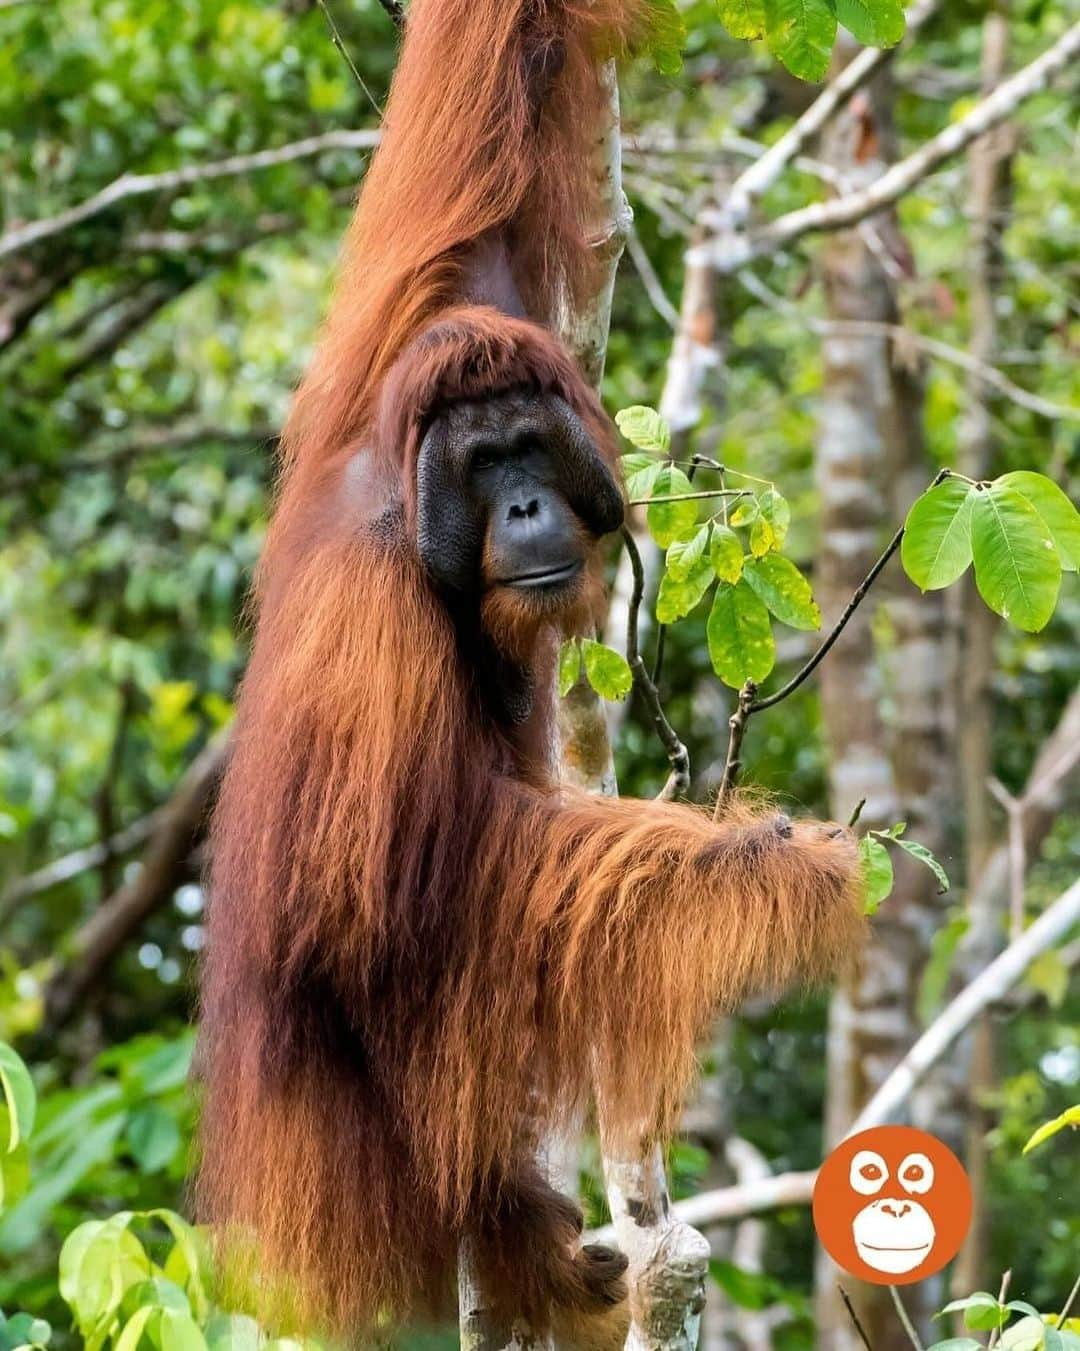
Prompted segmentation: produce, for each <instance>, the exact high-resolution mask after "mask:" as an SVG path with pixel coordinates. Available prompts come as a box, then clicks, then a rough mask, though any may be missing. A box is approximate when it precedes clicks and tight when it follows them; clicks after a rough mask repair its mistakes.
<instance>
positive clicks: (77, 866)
mask: <svg viewBox="0 0 1080 1351" xmlns="http://www.w3.org/2000/svg"><path fill="white" fill-rule="evenodd" d="M158 819H159V816H158V813H157V812H149V813H148V814H147V815H146V816H141V817H140V818H139V819H138V820H137V821H133V822H132V823H131V825H130V826H124V828H123V829H122V830H118V831H117V832H116V834H115V835H111V836H110V837H109V839H108V840H105V841H102V840H99V841H98V842H97V843H96V844H88V845H86V846H85V847H84V848H82V849H74V850H72V852H71V853H70V854H64V855H63V857H62V858H57V859H54V860H53V861H52V863H46V864H45V865H44V866H43V867H41V868H37V869H35V871H34V872H32V873H27V874H26V876H25V877H17V878H16V879H15V881H14V882H11V883H9V884H8V886H7V887H6V889H5V890H4V892H3V895H2V896H0V926H2V925H4V924H6V923H7V922H8V921H9V920H10V919H11V916H12V915H13V914H14V912H15V910H16V909H17V908H18V907H19V906H20V905H21V904H22V903H23V901H28V900H30V899H31V897H33V896H39V895H40V894H41V893H42V892H43V891H51V890H52V888H53V887H58V886H60V885H61V884H62V883H64V882H70V881H71V879H72V878H73V877H79V876H81V875H82V874H83V873H86V872H89V871H90V869H91V868H99V867H100V866H101V865H102V863H104V862H105V859H106V858H107V857H111V858H119V857H120V856H121V855H123V854H130V853H131V851H132V850H133V849H137V848H138V847H139V845H140V844H144V843H145V842H146V841H147V840H148V839H149V838H150V836H151V835H152V834H153V833H154V829H155V827H156V826H157V824H158Z"/></svg>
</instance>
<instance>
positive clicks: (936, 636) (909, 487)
mask: <svg viewBox="0 0 1080 1351" xmlns="http://www.w3.org/2000/svg"><path fill="white" fill-rule="evenodd" d="M852 54H853V52H852V48H851V46H850V45H848V46H846V47H845V46H842V47H841V48H838V51H837V56H836V57H835V58H834V63H835V65H836V66H842V65H843V64H845V63H846V62H847V61H848V60H850V58H851V56H852ZM834 73H835V72H834ZM891 100H892V93H891V83H890V80H889V75H888V72H887V71H886V72H884V73H883V74H881V75H879V76H878V77H877V78H876V80H875V81H874V82H873V83H872V84H871V85H869V86H867V88H866V89H865V90H863V91H860V93H858V94H857V95H856V96H855V97H854V98H853V99H852V101H851V103H850V104H849V106H848V107H847V108H846V109H845V110H843V112H841V113H840V115H839V116H838V117H837V118H836V119H835V121H834V123H833V124H832V126H831V127H830V128H829V130H828V132H827V133H826V135H825V136H824V138H823V144H822V157H823V158H824V159H825V160H826V162H827V163H828V164H829V165H830V166H831V167H832V168H833V169H834V170H835V171H836V172H837V173H838V174H839V175H840V177H841V181H842V182H843V183H844V184H845V186H846V188H847V189H848V190H857V189H858V188H861V187H865V186H866V184H867V183H869V182H871V181H873V180H874V179H875V178H877V177H879V176H880V174H881V173H882V172H883V171H884V169H885V167H886V166H887V164H888V162H889V160H890V159H891V158H892V157H893V154H892V150H893V147H892V127H891V115H890V114H891ZM823 262H824V280H825V295H826V306H827V313H828V318H829V319H830V320H861V321H867V320H869V321H876V322H883V323H888V324H895V323H896V322H897V320H898V317H899V315H898V307H897V299H896V293H895V282H896V279H897V278H898V277H899V276H901V275H902V274H903V272H904V270H905V268H906V266H907V251H906V248H905V246H904V244H903V241H902V239H901V238H900V236H899V234H898V232H897V229H896V224H895V221H894V219H893V218H892V216H891V215H886V216H878V217H875V218H873V219H871V220H870V221H868V222H866V223H865V224H864V225H863V226H862V227H861V228H859V229H856V230H851V231H845V232H842V233H839V234H837V235H835V236H834V237H833V238H832V239H831V240H830V241H829V243H828V245H827V246H826V249H825V253H824V260H823ZM823 354H824V390H823V398H822V411H821V426H820V436H819V445H818V455H817V476H818V483H819V487H820V491H821V501H822V544H821V551H820V554H819V559H818V568H817V584H816V591H817V595H818V599H819V601H820V603H821V608H822V612H823V619H824V624H825V627H826V628H827V627H828V626H829V625H830V624H831V623H832V622H834V621H835V619H836V617H837V615H838V613H839V611H840V610H841V609H842V608H843V606H844V604H845V602H846V601H847V600H848V599H849V598H850V596H851V593H852V592H853V591H854V590H855V588H856V587H857V586H858V584H859V583H860V582H861V581H862V580H863V578H864V577H865V576H866V574H867V572H868V571H869V569H870V566H871V564H872V563H873V562H874V560H875V559H876V558H877V556H878V555H879V554H880V552H881V549H882V547H883V544H884V542H885V541H886V539H887V537H888V535H889V534H891V533H892V531H893V530H894V529H895V526H896V523H897V522H898V520H900V519H902V518H903V513H904V511H905V510H906V507H907V505H908V504H909V503H910V501H911V500H912V499H913V498H914V497H915V496H917V494H918V492H919V490H920V489H921V488H922V487H924V486H925V484H926V482H927V480H928V479H929V478H930V476H931V473H932V470H931V469H930V467H929V465H928V464H927V462H926V458H925V454H924V448H923V443H922V434H921V426H920V417H921V392H920V390H919V387H918V384H917V382H916V380H915V379H914V377H913V375H912V373H911V372H910V370H908V369H907V368H906V367H905V366H904V364H903V363H902V362H901V361H900V360H899V359H898V357H899V354H898V352H897V351H896V349H895V347H894V345H893V342H892V341H891V339H889V338H888V337H882V336H870V335H864V334H860V335H856V336H851V334H850V331H849V333H848V334H846V335H844V336H838V335H836V334H827V335H826V337H825V339H824V342H823ZM879 613H880V612H879ZM886 613H887V615H888V621H889V624H888V626H889V627H891V631H892V632H891V636H888V635H887V636H886V639H885V640H884V642H883V646H885V647H886V648H888V649H889V650H888V653H887V655H886V657H884V658H883V657H881V656H879V653H878V650H877V647H878V644H877V642H876V640H875V616H874V613H873V611H872V609H871V608H870V607H868V606H863V607H862V608H861V609H860V610H859V611H858V613H857V614H856V615H855V617H854V619H853V620H852V622H851V624H850V625H849V626H848V629H847V631H846V632H845V634H844V637H843V640H842V641H841V642H840V643H838V644H837V646H836V649H835V650H834V651H833V652H832V653H831V654H830V656H829V660H828V661H827V662H825V663H824V664H823V665H822V668H821V696H822V716H823V721H824V726H825V734H826V739H827V742H828V745H829V754H830V763H829V790H830V797H831V806H832V811H833V814H834V815H835V816H836V817H837V818H838V819H840V820H845V819H847V818H848V817H849V816H850V814H851V812H852V810H853V808H854V807H855V806H856V804H857V803H858V802H859V801H860V800H862V799H865V801H866V805H865V807H864V809H863V814H862V822H863V823H864V824H865V825H866V826H870V827H883V826H888V825H891V824H892V823H893V822H895V821H898V820H907V821H908V822H909V832H910V834H911V835H912V837H913V838H915V839H918V840H920V841H922V842H924V843H926V844H927V845H928V846H929V847H930V848H931V849H934V850H935V851H938V850H940V848H941V846H942V843H943V831H942V823H943V821H944V820H945V811H944V804H945V803H946V802H947V801H948V783H949V778H950V774H949V760H948V755H947V751H948V740H949V737H948V726H949V721H948V702H949V701H948V699H947V692H948V689H949V680H948V659H947V654H946V645H945V641H944V638H945V635H944V619H943V613H942V610H941V607H940V605H939V604H937V603H936V602H935V598H934V597H932V596H931V597H921V598H920V597H916V596H915V594H914V593H913V592H912V593H911V594H908V590H907V588H906V587H902V588H900V589H898V590H897V591H896V594H895V596H894V599H893V601H892V603H891V605H890V606H889V607H888V610H887V612H886ZM886 693H888V694H889V696H890V698H889V699H888V700H886V699H885V697H884V696H885V695H886ZM887 706H888V707H890V708H891V710H892V712H891V715H890V716H889V717H888V718H887V717H886V714H885V711H884V710H885V708H886V707H887ZM894 862H895V865H896V887H895V890H894V893H893V896H892V897H891V898H890V900H888V901H887V902H886V903H885V904H884V906H883V907H882V909H881V911H880V913H879V914H878V916H877V919H876V921H875V923H874V930H873V938H872V940H871V942H870V944H869V945H868V947H867V949H866V951H865V952H864V954H863V955H862V957H861V959H860V962H859V964H858V968H857V970H856V971H855V973H854V974H853V976H852V977H851V979H850V980H849V981H848V983H847V984H846V985H845V986H844V987H843V988H842V989H840V990H838V991H837V992H836V994H835V995H834V997H833V1001H832V1006H831V1008H830V1016H829V1034H828V1048H827V1057H828V1068H829V1075H828V1083H829V1088H828V1101H827V1106H826V1147H827V1148H828V1147H830V1146H831V1145H832V1144H833V1143H835V1142H836V1141H837V1140H838V1139H839V1138H840V1137H841V1136H842V1135H843V1134H844V1133H845V1132H846V1131H847V1130H848V1129H849V1128H850V1126H851V1123H852V1121H853V1120H854V1118H855V1116H856V1115H857V1113H858V1111H859V1109H860V1107H862V1106H863V1104H864V1103H865V1102H866V1101H867V1100H868V1099H869V1098H870V1096H871V1095H872V1094H873V1092H874V1090H875V1089H876V1088H877V1087H878V1086H879V1085H880V1084H881V1082H882V1081H883V1080H884V1078H885V1077H886V1075H887V1074H888V1073H889V1071H890V1070H891V1069H892V1068H893V1066H894V1065H896V1064H897V1062H898V1061H899V1060H900V1059H901V1058H902V1056H903V1054H904V1052H905V1051H906V1050H907V1048H908V1047H909V1046H910V1045H911V1043H912V1042H913V1041H914V1040H915V1038H916V1036H917V1033H918V1025H917V1020H916V1012H915V992H916V990H917V988H918V984H919V978H920V976H921V973H922V970H923V967H924V965H925V962H926V957H927V952H928V946H929V941H930V937H931V934H932V932H933V930H934V928H935V927H936V924H937V921H938V914H939V909H940V907H939V905H938V903H937V901H936V898H935V895H934V883H933V879H932V878H931V877H930V875H929V874H928V873H925V874H924V873H923V872H922V871H920V870H919V869H918V868H916V867H911V866H907V865H909V864H910V862H911V861H910V860H908V859H907V857H906V856H903V857H902V858H897V859H894ZM848 1284H849V1283H848V1282H847V1281H845V1285H848ZM850 1284H851V1285H853V1286H856V1287H857V1283H854V1282H851V1283H850ZM913 1288H914V1287H913ZM919 1288H921V1287H919ZM851 1293H852V1295H853V1299H854V1301H855V1303H856V1306H857V1307H858V1309H859V1311H860V1316H861V1317H862V1320H863V1323H864V1325H865V1326H866V1328H867V1331H868V1332H869V1335H870V1340H871V1343H872V1345H873V1346H874V1348H875V1351H893V1348H895V1349H896V1351H900V1348H903V1347H905V1346H906V1345H907V1342H906V1338H905V1335H904V1332H903V1330H902V1328H901V1327H900V1325H899V1323H898V1321H897V1319H896V1315H895V1311H894V1310H893V1308H892V1305H891V1302H890V1301H889V1299H888V1296H887V1294H886V1292H885V1291H884V1289H883V1288H880V1287H868V1286H863V1287H857V1288H855V1289H853V1290H851ZM882 1296H884V1298H882ZM908 1302H909V1304H913V1301H911V1300H910V1299H909V1301H908ZM913 1312H914V1313H915V1315H916V1318H917V1320H918V1321H922V1317H921V1315H922V1314H923V1312H924V1311H922V1310H918V1309H914V1308H913ZM818 1318H819V1345H820V1346H822V1347H826V1348H830V1351H848V1349H849V1348H852V1347H855V1346H856V1345H857V1342H856V1340H855V1335H854V1330H853V1329H852V1327H851V1324H850V1321H849V1319H848V1317H847V1314H846V1312H845V1310H844V1308H843V1305H842V1303H841V1302H840V1300H839V1297H838V1294H837V1291H836V1272H835V1268H833V1267H832V1265H831V1263H829V1262H828V1261H827V1259H825V1258H824V1257H822V1258H821V1259H820V1260H819V1264H818Z"/></svg>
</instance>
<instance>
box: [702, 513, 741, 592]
mask: <svg viewBox="0 0 1080 1351" xmlns="http://www.w3.org/2000/svg"><path fill="white" fill-rule="evenodd" d="M709 557H710V558H711V559H712V565H713V571H714V572H715V573H716V575H717V577H719V578H720V580H721V581H722V582H731V583H732V585H734V584H735V583H736V582H737V581H738V580H739V578H740V577H741V576H742V570H743V551H742V544H741V543H740V541H739V537H738V535H736V533H735V531H734V530H729V529H728V527H727V526H726V525H720V524H719V522H717V523H716V524H715V525H714V526H713V530H712V540H711V541H710V543H709Z"/></svg>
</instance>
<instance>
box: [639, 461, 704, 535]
mask: <svg viewBox="0 0 1080 1351" xmlns="http://www.w3.org/2000/svg"><path fill="white" fill-rule="evenodd" d="M693 490H694V488H693V484H692V483H691V482H690V480H689V479H688V478H687V477H686V475H685V474H684V473H683V471H682V470H681V469H678V468H676V467H675V466H674V465H665V466H664V470H663V473H662V474H661V476H660V478H659V480H658V481H657V484H656V488H655V496H656V497H661V498H662V497H665V496H669V497H670V496H674V497H679V496H680V495H681V494H683V493H690V492H693ZM646 520H647V522H648V526H649V534H650V535H652V537H653V539H654V540H656V542H657V544H659V545H660V547H661V549H666V548H667V547H668V546H669V545H670V544H674V543H675V541H676V540H686V539H689V538H690V537H691V536H692V535H693V534H694V533H695V531H696V530H697V520H698V502H697V501H696V500H695V499H692V498H691V499H690V500H687V499H686V498H683V499H682V500H681V501H675V502H663V501H653V502H650V503H649V506H648V509H647V511H646Z"/></svg>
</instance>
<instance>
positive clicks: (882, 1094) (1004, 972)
mask: <svg viewBox="0 0 1080 1351" xmlns="http://www.w3.org/2000/svg"><path fill="white" fill-rule="evenodd" d="M1077 924H1080V881H1077V882H1074V883H1073V885H1072V886H1071V887H1070V888H1069V889H1068V891H1066V892H1063V893H1062V895H1060V896H1059V897H1058V898H1057V900H1055V901H1053V902H1052V903H1051V904H1050V905H1049V906H1048V907H1047V908H1046V909H1045V910H1044V911H1043V912H1042V914H1041V915H1040V916H1039V917H1038V919H1036V920H1035V921H1034V923H1033V924H1031V925H1029V927H1028V928H1026V929H1025V930H1024V932H1023V933H1022V934H1021V936H1020V937H1019V938H1018V939H1017V940H1016V941H1015V942H1014V943H1010V944H1009V946H1008V947H1007V948H1006V949H1005V950H1004V951H1003V952H1002V953H1001V954H1000V955H999V956H997V957H995V958H994V960H993V961H992V962H991V963H990V964H989V966H987V967H986V968H985V970H983V971H981V972H980V973H979V974H978V975H977V976H976V977H975V979H974V980H973V981H972V982H971V983H970V984H969V985H967V986H965V987H964V989H963V990H961V991H960V993H959V994H958V995H957V996H956V998H955V999H954V1000H953V1001H952V1003H950V1004H949V1005H948V1006H947V1007H946V1008H945V1009H944V1010H943V1011H942V1012H941V1013H940V1014H939V1015H938V1016H937V1018H935V1019H934V1021H933V1022H932V1023H931V1024H930V1026H929V1027H928V1028H927V1029H926V1031H925V1032H924V1033H923V1034H922V1036H921V1037H919V1039H918V1040H917V1041H916V1042H915V1044H914V1046H912V1048H911V1049H910V1050H909V1051H908V1053H907V1055H905V1056H904V1058H903V1060H902V1061H901V1062H900V1064H899V1065H897V1066H896V1068H895V1069H893V1070H892V1071H891V1072H890V1074H889V1075H888V1076H887V1077H886V1079H885V1082H884V1083H883V1084H882V1085H881V1087H880V1088H879V1089H878V1090H877V1092H876V1093H875V1094H874V1095H873V1097H872V1098H871V1099H870V1101H869V1102H868V1103H867V1104H866V1106H865V1107H864V1108H863V1110H862V1111H861V1112H860V1113H859V1115H858V1117H857V1118H856V1119H855V1121H854V1122H853V1123H852V1125H851V1128H850V1129H849V1131H848V1132H847V1134H848V1135H849V1136H851V1135H855V1134H857V1133H858V1132H859V1131H865V1130H869V1129H870V1128H871V1127H872V1126H880V1125H883V1124H884V1123H885V1122H887V1121H889V1120H890V1118H891V1117H892V1116H893V1114H894V1113H895V1112H896V1111H897V1110H898V1109H899V1108H900V1107H901V1106H902V1104H903V1103H905V1102H906V1101H907V1099H908V1097H909V1096H910V1094H911V1090H912V1089H913V1088H914V1087H915V1085H916V1084H917V1083H919V1081H920V1080H921V1079H922V1078H923V1076H924V1075H925V1074H926V1073H927V1071H928V1070H930V1069H931V1068H932V1067H933V1066H934V1065H936V1064H937V1062H938V1061H939V1060H940V1059H941V1057H942V1056H943V1055H944V1054H945V1052H946V1051H947V1050H948V1049H949V1047H950V1046H952V1044H953V1043H954V1042H955V1041H956V1039H957V1037H959V1036H960V1034H961V1033H962V1032H963V1031H964V1030H965V1029H966V1028H967V1027H969V1026H970V1025H971V1023H972V1022H974V1020H975V1019H976V1018H977V1017H978V1016H979V1014H980V1013H982V1012H983V1010H984V1009H987V1008H989V1007H990V1006H991V1005H992V1004H996V1003H998V1002H999V1001H1000V1000H1001V999H1002V997H1003V996H1004V995H1005V994H1006V993H1007V991H1009V990H1011V989H1012V988H1013V987H1014V986H1015V985H1016V983H1017V981H1019V979H1020V977H1021V976H1022V975H1023V974H1024V972H1025V971H1026V970H1027V969H1028V967H1029V966H1030V965H1031V963H1032V962H1033V961H1034V960H1035V958H1036V957H1038V956H1039V955H1040V953H1043V952H1046V951H1048V950H1049V949H1050V948H1051V947H1053V945H1054V944H1055V943H1057V942H1058V941H1059V940H1061V939H1062V938H1064V937H1065V935H1066V934H1067V933H1069V931H1070V930H1071V929H1073V928H1074V927H1075V926H1076V925H1077ZM816 1179H817V1173H816V1172H815V1171H810V1172H799V1173H778V1174H776V1175H775V1176H773V1177H770V1178H766V1179H764V1180H763V1181H762V1182H758V1183H752V1184H748V1185H743V1186H738V1187H722V1188H720V1189H719V1190H717V1191H712V1192H703V1193H702V1194H701V1195H699V1196H692V1197H690V1198H689V1199H688V1200H686V1201H679V1202H676V1204H675V1213H676V1214H677V1215H679V1216H680V1217H681V1218H682V1219H684V1220H686V1221H687V1222H688V1223H690V1224H697V1225H701V1226H703V1227H708V1226H709V1225H713V1224H725V1223H728V1222H730V1221H731V1220H738V1219H741V1218H742V1217H743V1216H744V1215H749V1214H753V1213H755V1212H757V1211H762V1210H775V1209H776V1208H777V1207H778V1206H791V1205H795V1206H797V1205H807V1204H808V1203H809V1201H810V1198H811V1196H812V1195H813V1191H814V1182H815V1181H816ZM1074 1297H1075V1294H1074V1295H1070V1296H1069V1299H1070V1302H1071V1300H1072V1299H1073V1298H1074Z"/></svg>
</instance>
